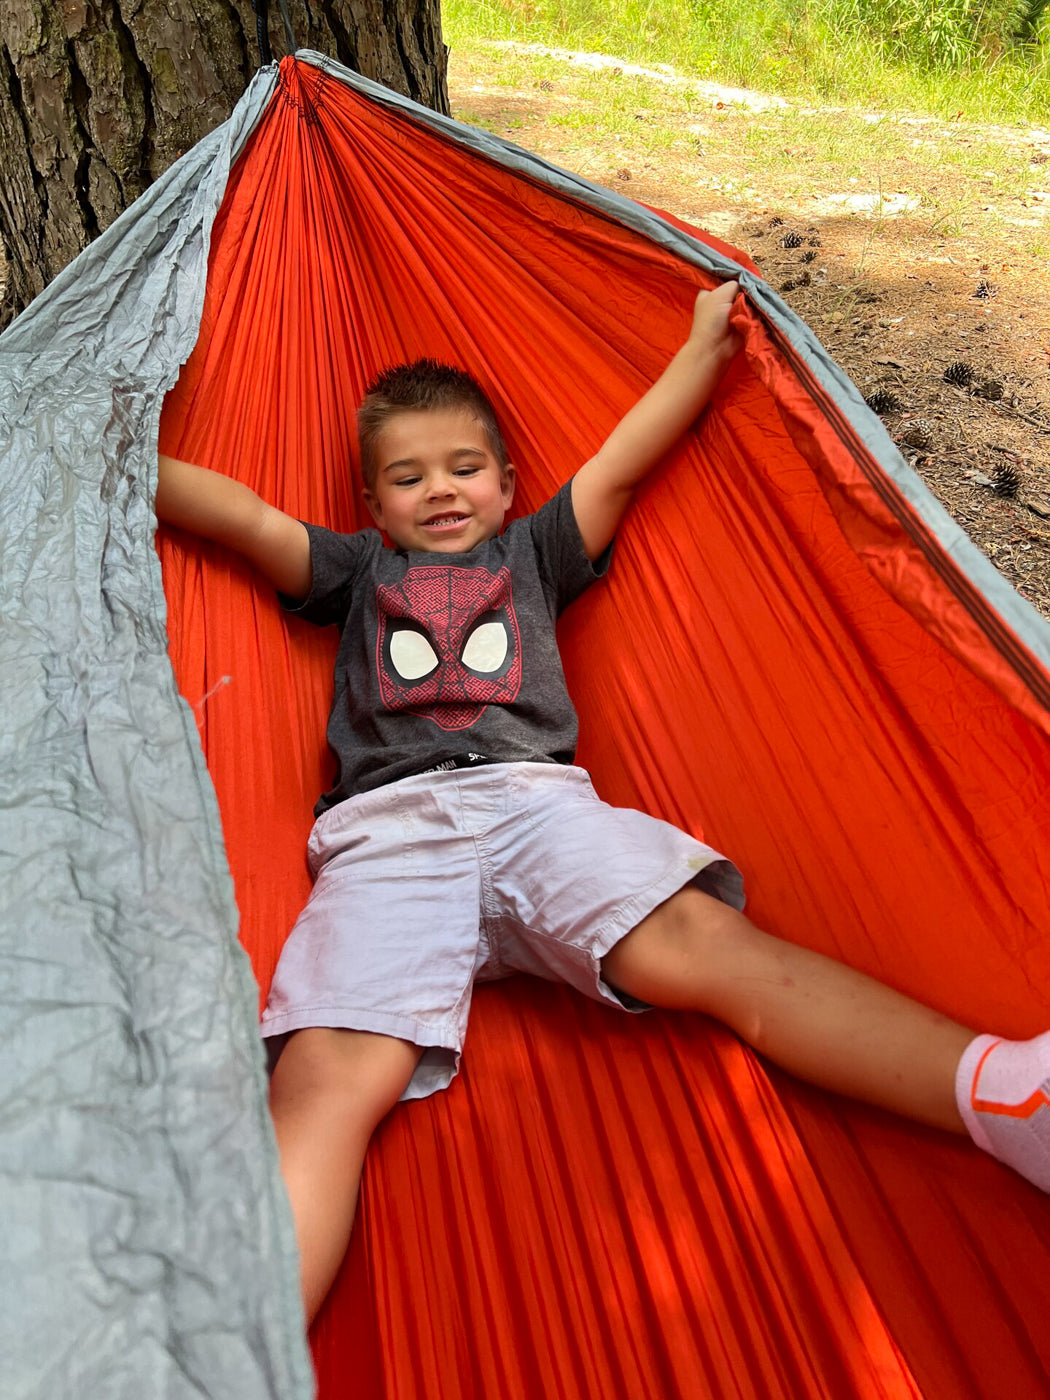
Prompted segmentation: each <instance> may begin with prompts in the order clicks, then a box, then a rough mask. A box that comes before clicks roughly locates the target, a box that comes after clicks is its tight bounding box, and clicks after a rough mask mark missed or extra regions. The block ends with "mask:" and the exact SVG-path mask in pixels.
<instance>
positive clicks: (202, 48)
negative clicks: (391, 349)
mask: <svg viewBox="0 0 1050 1400" xmlns="http://www.w3.org/2000/svg"><path fill="white" fill-rule="evenodd" d="M270 8H271V11H273V12H274V13H271V14H270V25H269V32H270V42H271V45H272V49H273V55H274V57H275V58H279V57H280V56H281V55H282V54H283V53H284V52H286V50H287V43H286V39H285V31H284V25H283V22H282V20H281V16H280V10H279V7H278V4H277V2H276V0H274V3H273V4H272V5H271V6H270ZM288 10H289V14H290V16H291V21H292V27H293V30H294V32H295V38H296V41H297V43H298V45H299V46H300V47H302V48H311V49H317V50H319V51H320V52H322V53H328V54H331V55H332V56H333V57H334V58H337V59H338V60H339V61H340V62H341V63H344V64H346V65H347V66H348V67H350V68H354V69H356V70H357V71H358V72H360V73H364V74H365V75H366V76H368V77H370V78H375V79H377V80H378V81H379V82H382V83H385V84H386V85H387V86H388V87H391V88H395V89H396V90H397V91H399V92H403V93H405V94H407V95H408V96H410V97H414V98H415V99H416V100H417V101H419V102H423V103H425V104H426V105H427V106H430V107H434V108H436V109H437V110H438V111H442V112H447V111H448V94H447V88H446V79H445V71H446V65H445V50H444V47H443V45H442V42H441V19H440V10H439V0H288ZM258 63H259V54H258V48H257V44H256V26H255V16H254V15H253V13H252V8H251V0H2V16H0V243H2V246H3V251H4V254H5V255H6V258H7V263H8V267H7V288H6V292H5V294H4V304H3V309H2V312H0V324H6V322H7V321H9V320H10V319H11V317H12V316H13V315H15V314H17V312H18V311H20V310H21V309H22V307H24V306H25V305H26V304H27V303H28V302H29V301H30V300H31V299H32V298H33V297H34V296H35V295H36V294H37V293H38V292H39V291H41V290H43V288H44V287H45V286H46V285H47V284H48V282H49V281H50V280H51V279H52V277H54V276H55V274H56V273H57V272H59V271H60V270H61V269H62V268H63V267H64V266H65V265H66V263H68V262H70V261H71V260H72V258H74V257H75V256H76V255H77V253H79V252H80V251H81V249H83V248H85V247H86V246H87V244H88V243H89V242H90V241H91V239H92V238H94V237H95V236H96V235H97V234H99V233H101V232H102V230H103V229H105V228H107V227H108V226H109V224H111V223H112V222H113V220H114V219H115V218H116V217H117V215H118V214H120V213H121V211H122V210H124V209H126V208H127V206H128V205H129V204H130V203H131V202H132V200H134V199H135V198H136V196H138V195H139V194H141V193H142V191H143V190H144V189H145V188H146V187H147V185H149V184H150V183H151V182H152V181H153V180H155V179H156V178H157V176H158V175H160V174H161V173H162V172H163V171H164V170H166V169H167V167H168V166H169V165H170V164H171V163H172V161H174V160H175V159H177V157H178V156H179V155H181V154H182V152H183V151H185V150H187V149H188V148H189V147H190V146H192V145H193V144H194V143H195V142H196V141H198V140H200V138H201V137H202V136H203V135H204V134H205V133H206V132H208V131H210V130H211V129H212V128H213V127H215V126H216V125H218V123H219V122H221V121H223V120H224V119H225V118H226V117H227V116H228V115H229V113H230V111H231V110H232V108H233V105H234V103H235V102H236V101H237V98H238V97H239V96H240V95H241V93H242V92H243V91H244V89H245V87H246V86H247V84H248V81H249V79H250V78H251V76H252V74H253V73H254V71H255V69H256V67H257V66H258Z"/></svg>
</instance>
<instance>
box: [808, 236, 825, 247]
mask: <svg viewBox="0 0 1050 1400" xmlns="http://www.w3.org/2000/svg"><path fill="white" fill-rule="evenodd" d="M809 246H810V247H811V248H823V246H824V244H823V243H822V242H821V241H820V239H819V238H811V239H810V240H809Z"/></svg>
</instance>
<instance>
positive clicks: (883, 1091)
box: [602, 887, 1050, 1190]
mask: <svg viewBox="0 0 1050 1400" xmlns="http://www.w3.org/2000/svg"><path fill="white" fill-rule="evenodd" d="M602 974H603V976H604V977H605V979H606V981H608V982H609V984H610V985H611V986H614V987H616V988H617V989H618V990H620V991H624V992H627V993H629V994H630V995H631V996H633V997H637V998H639V999H640V1000H642V1001H647V1002H650V1003H651V1004H652V1005H654V1006H665V1007H671V1008H675V1009H679V1010H694V1011H702V1012H704V1013H706V1014H707V1015H709V1016H714V1017H716V1018H717V1019H718V1020H720V1021H722V1022H724V1024H725V1025H727V1026H729V1028H730V1029H731V1030H734V1031H735V1032H736V1033H737V1034H738V1035H739V1036H741V1037H742V1039H744V1040H746V1041H747V1042H748V1044H749V1045H752V1046H754V1048H755V1049H756V1050H758V1051H760V1052H761V1053H762V1054H763V1055H765V1056H767V1057H768V1058H769V1059H770V1060H772V1061H773V1062H774V1063H775V1064H778V1065H780V1066H781V1067H782V1068H783V1069H786V1070H789V1071H790V1072H791V1073H792V1074H796V1075H798V1077H799V1078H800V1079H805V1080H807V1081H808V1082H809V1083H811V1084H816V1085H819V1086H820V1087H821V1088H825V1089H831V1090H834V1091H835V1092H836V1093H840V1094H847V1095H849V1096H850V1097H851V1098H856V1099H862V1100H863V1101H864V1102H866V1103H872V1104H877V1105H878V1106H879V1107H881V1108H888V1109H891V1110H892V1111H893V1112H896V1113H901V1114H904V1115H906V1116H907V1117H909V1118H914V1119H916V1120H917V1121H919V1122H921V1123H928V1124H931V1125H932V1126H934V1127H938V1128H946V1129H948V1130H950V1131H953V1132H964V1131H967V1130H969V1132H970V1134H971V1136H972V1137H973V1138H974V1140H975V1141H976V1142H977V1143H978V1145H979V1146H981V1147H984V1148H985V1150H986V1151H990V1152H992V1153H993V1155H995V1156H997V1157H999V1158H1000V1159H1001V1160H1003V1161H1006V1162H1007V1163H1008V1164H1009V1165H1010V1166H1012V1167H1014V1168H1015V1169H1016V1170H1017V1171H1019V1172H1020V1173H1021V1174H1022V1175H1023V1176H1025V1177H1027V1178H1028V1180H1030V1181H1033V1182H1035V1184H1036V1185H1038V1186H1041V1187H1042V1189H1043V1190H1050V1098H1048V1093H1050V1084H1048V1082H1047V1081H1050V1034H1048V1035H1046V1036H1041V1037H1040V1038H1039V1039H1038V1040H1036V1041H1029V1042H1025V1043H1023V1044H1021V1043H1017V1042H1002V1041H1000V1042H993V1041H992V1038H991V1037H980V1038H978V1039H975V1035H974V1032H973V1031H971V1030H967V1029H966V1027H964V1026H961V1025H959V1024H958V1023H957V1022H955V1021H952V1020H949V1018H948V1017H946V1016H942V1015H940V1014H939V1013H938V1012H936V1011H932V1010H930V1008H929V1007H926V1006H922V1005H920V1004H919V1003H918V1002H915V1001H912V1000H910V998H908V997H905V996H902V995H901V994H900V993H899V992H895V991H893V990H892V989H891V988H889V987H886V986H884V985H883V984H882V983H881V982H876V981H875V980H874V979H873V978H870V977H867V976H865V975H864V974H863V973H860V972H857V971H855V970H854V969H853V968H850V967H847V966H845V964H843V963H839V962H835V961H834V959H832V958H826V957H823V956H822V955H821V954H819V953H814V952H811V951H810V950H809V949H807V948H800V947H798V946H797V945H795V944H793V943H786V942H784V941H783V940H782V939H779V938H775V937H773V936H772V935H771V934H767V933H763V932H762V931H761V930H760V929H757V928H755V926H754V925H753V924H752V923H751V922H750V921H749V920H748V919H745V918H744V916H743V915H742V914H738V913H737V912H736V910H734V909H731V908H730V907H729V906H728V905H725V904H722V903H720V902H719V901H718V900H717V899H713V898H712V897H711V896H710V895H705V894H703V893H701V892H700V891H699V890H697V889H695V888H692V887H689V888H686V889H684V890H681V891H679V893H678V894H677V895H674V896H673V897H672V898H671V899H669V900H668V901H667V902H666V903H665V904H662V905H661V906H660V907H659V908H658V909H656V910H654V911H653V913H652V914H650V915H649V917H648V918H647V919H644V920H643V921H642V922H641V923H640V924H639V925H638V926H637V928H635V929H633V930H632V931H631V932H630V933H629V934H628V935H627V936H626V937H625V938H623V939H622V940H621V941H620V942H619V943H618V944H617V945H616V946H615V947H614V948H612V949H611V950H610V951H609V952H608V953H607V954H606V955H605V957H604V959H603V960H602ZM982 1057H983V1058H982ZM996 1065H998V1066H999V1069H998V1073H993V1066H996ZM960 1109H961V1110H962V1111H960ZM1036 1114H1038V1115H1039V1116H1038V1117H1036V1116H1035V1115H1036Z"/></svg>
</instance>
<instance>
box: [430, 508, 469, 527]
mask: <svg viewBox="0 0 1050 1400" xmlns="http://www.w3.org/2000/svg"><path fill="white" fill-rule="evenodd" d="M467 519H468V517H467V516H465V515H461V514H460V513H459V512H458V511H445V512H444V513H443V514H441V515H432V516H430V518H429V519H428V520H424V521H423V528H424V529H426V530H448V529H451V528H452V527H453V526H455V525H462V524H463V522H464V521H465V520H467Z"/></svg>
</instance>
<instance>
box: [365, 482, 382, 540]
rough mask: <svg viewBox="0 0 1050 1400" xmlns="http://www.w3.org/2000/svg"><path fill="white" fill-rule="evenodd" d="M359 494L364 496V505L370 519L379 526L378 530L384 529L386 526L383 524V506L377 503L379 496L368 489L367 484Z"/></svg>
mask: <svg viewBox="0 0 1050 1400" xmlns="http://www.w3.org/2000/svg"><path fill="white" fill-rule="evenodd" d="M361 494H362V495H363V496H364V498H365V505H366V506H367V507H368V510H369V514H370V515H371V517H372V519H373V520H374V521H375V523H376V524H377V525H378V526H379V528H380V530H385V529H386V526H385V525H384V524H383V507H382V506H381V505H380V504H379V497H378V496H376V495H374V494H373V493H372V492H371V491H369V489H368V487H367V486H366V487H365V489H364V491H363V492H362V493H361Z"/></svg>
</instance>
